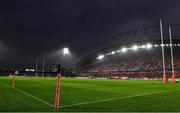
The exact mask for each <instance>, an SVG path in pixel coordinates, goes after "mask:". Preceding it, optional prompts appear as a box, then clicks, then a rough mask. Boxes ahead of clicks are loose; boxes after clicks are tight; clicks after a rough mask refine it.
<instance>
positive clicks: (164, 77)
mask: <svg viewBox="0 0 180 113" xmlns="http://www.w3.org/2000/svg"><path fill="white" fill-rule="evenodd" d="M163 83H164V84H165V83H166V75H165V74H164V75H163Z"/></svg>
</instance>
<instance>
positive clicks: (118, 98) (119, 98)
mask: <svg viewBox="0 0 180 113" xmlns="http://www.w3.org/2000/svg"><path fill="white" fill-rule="evenodd" d="M179 90H180V89H172V90H166V91H156V92H151V93H143V94H138V95H132V96H125V97H117V98H111V99H104V100H98V101H91V102H82V103H76V104H72V105H65V106H60V108H67V107H73V106H79V105H86V104H95V103H100V102H108V101H112V100H121V99H128V98H134V97H140V96H146V95H152V94H158V93H165V92H171V91H179Z"/></svg>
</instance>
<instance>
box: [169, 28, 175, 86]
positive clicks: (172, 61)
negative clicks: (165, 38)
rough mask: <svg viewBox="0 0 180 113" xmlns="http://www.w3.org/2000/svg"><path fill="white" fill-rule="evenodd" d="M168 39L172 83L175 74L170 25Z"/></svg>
mask: <svg viewBox="0 0 180 113" xmlns="http://www.w3.org/2000/svg"><path fill="white" fill-rule="evenodd" d="M169 41H170V48H171V68H172V83H175V74H174V55H173V44H172V32H171V26H169Z"/></svg>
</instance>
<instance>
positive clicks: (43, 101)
mask: <svg viewBox="0 0 180 113" xmlns="http://www.w3.org/2000/svg"><path fill="white" fill-rule="evenodd" d="M0 82H1V81H0ZM1 83H2V84H4V85H6V86H7V87H9V88H12V86H10V85H8V84H6V83H4V82H1ZM12 89H15V90H16V91H19V92H21V93H23V94H25V95H27V96H29V97H32V98H34V99H36V100H38V101H40V102H42V103H44V104H46V105H49V106H54V105H52V104H50V103H48V102H46V101H45V100H42V99H40V98H38V97H36V96H33V95H31V94H29V93H27V92H25V91H23V90H21V89H18V88H12Z"/></svg>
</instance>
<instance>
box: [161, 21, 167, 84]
mask: <svg viewBox="0 0 180 113" xmlns="http://www.w3.org/2000/svg"><path fill="white" fill-rule="evenodd" d="M160 31H161V46H162V63H163V78H162V79H163V83H164V84H165V83H166V66H165V58H164V40H163V28H162V20H160Z"/></svg>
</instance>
